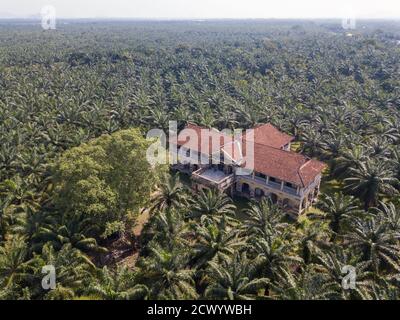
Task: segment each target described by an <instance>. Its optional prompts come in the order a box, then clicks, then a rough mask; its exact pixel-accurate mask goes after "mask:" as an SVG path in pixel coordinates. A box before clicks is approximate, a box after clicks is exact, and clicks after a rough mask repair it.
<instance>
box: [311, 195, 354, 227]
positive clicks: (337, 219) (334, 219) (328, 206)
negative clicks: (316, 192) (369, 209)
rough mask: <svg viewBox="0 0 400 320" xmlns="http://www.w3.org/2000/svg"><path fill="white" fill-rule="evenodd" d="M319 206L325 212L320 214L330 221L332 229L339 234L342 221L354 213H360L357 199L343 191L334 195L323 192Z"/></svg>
mask: <svg viewBox="0 0 400 320" xmlns="http://www.w3.org/2000/svg"><path fill="white" fill-rule="evenodd" d="M318 207H319V208H320V209H321V210H322V211H323V212H324V214H323V215H322V216H318V217H319V218H322V219H324V220H328V221H329V226H330V228H331V230H332V231H333V232H334V233H336V234H339V233H340V232H341V227H342V222H343V221H344V220H346V219H348V218H351V217H353V216H354V215H356V214H358V213H360V210H359V209H358V206H357V205H356V202H355V199H354V197H352V196H346V195H344V194H343V193H341V192H339V193H335V194H334V195H333V196H330V195H327V194H323V195H322V197H321V199H320V201H319V202H318Z"/></svg>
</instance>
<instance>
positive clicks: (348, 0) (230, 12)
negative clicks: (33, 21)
mask: <svg viewBox="0 0 400 320" xmlns="http://www.w3.org/2000/svg"><path fill="white" fill-rule="evenodd" d="M46 5H51V6H53V7H54V8H55V9H56V15H57V17H60V18H169V19H182V18H187V19H207V18H241V19H243V18H346V17H355V18H361V19H362V18H400V0H0V16H1V17H3V18H4V17H10V18H12V17H27V16H33V15H40V12H41V9H42V8H43V7H44V6H46Z"/></svg>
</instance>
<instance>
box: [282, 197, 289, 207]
mask: <svg viewBox="0 0 400 320" xmlns="http://www.w3.org/2000/svg"><path fill="white" fill-rule="evenodd" d="M282 206H283V207H284V208H289V207H290V200H289V199H283V201H282Z"/></svg>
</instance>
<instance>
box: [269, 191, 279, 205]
mask: <svg viewBox="0 0 400 320" xmlns="http://www.w3.org/2000/svg"><path fill="white" fill-rule="evenodd" d="M270 198H271V202H272V203H273V204H276V203H278V196H277V195H276V194H275V193H271V195H270Z"/></svg>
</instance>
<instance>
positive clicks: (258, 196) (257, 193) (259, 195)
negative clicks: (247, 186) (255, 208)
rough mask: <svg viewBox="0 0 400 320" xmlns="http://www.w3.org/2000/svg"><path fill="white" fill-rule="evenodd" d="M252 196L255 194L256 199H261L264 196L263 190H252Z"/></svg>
mask: <svg viewBox="0 0 400 320" xmlns="http://www.w3.org/2000/svg"><path fill="white" fill-rule="evenodd" d="M254 194H255V196H256V197H257V198H262V197H264V196H265V193H264V190H262V189H259V188H256V189H255V190H254Z"/></svg>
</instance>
